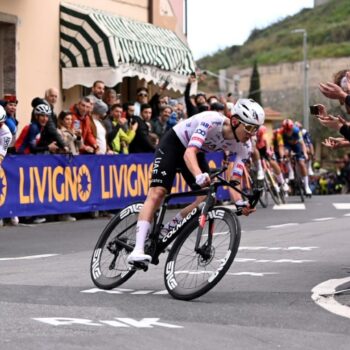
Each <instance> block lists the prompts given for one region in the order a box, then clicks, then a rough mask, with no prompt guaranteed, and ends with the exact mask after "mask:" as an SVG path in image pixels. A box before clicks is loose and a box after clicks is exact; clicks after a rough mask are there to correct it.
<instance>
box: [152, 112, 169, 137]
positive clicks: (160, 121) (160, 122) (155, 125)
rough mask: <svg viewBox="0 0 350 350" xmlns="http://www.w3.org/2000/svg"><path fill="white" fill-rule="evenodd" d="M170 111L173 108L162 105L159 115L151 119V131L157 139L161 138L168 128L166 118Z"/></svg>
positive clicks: (167, 118)
mask: <svg viewBox="0 0 350 350" xmlns="http://www.w3.org/2000/svg"><path fill="white" fill-rule="evenodd" d="M172 111H173V110H172V108H171V107H170V106H162V107H161V109H160V115H159V117H158V118H157V119H154V120H152V121H151V125H152V131H153V132H154V133H155V134H156V135H157V136H158V138H159V139H161V138H162V136H163V135H164V133H165V132H166V131H167V130H168V120H169V117H170V115H171V113H172Z"/></svg>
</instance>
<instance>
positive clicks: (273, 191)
mask: <svg viewBox="0 0 350 350" xmlns="http://www.w3.org/2000/svg"><path fill="white" fill-rule="evenodd" d="M265 183H266V187H267V188H268V190H269V192H270V195H271V198H272V200H273V201H274V202H275V204H277V205H280V204H281V201H280V197H279V194H278V192H277V191H276V188H275V185H274V181H273V180H272V178H271V173H270V172H268V171H266V172H265Z"/></svg>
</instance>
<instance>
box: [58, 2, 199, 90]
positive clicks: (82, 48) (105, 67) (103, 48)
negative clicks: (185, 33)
mask: <svg viewBox="0 0 350 350" xmlns="http://www.w3.org/2000/svg"><path fill="white" fill-rule="evenodd" d="M60 53H61V55H60V64H61V68H62V78H63V87H64V88H69V87H71V86H74V85H77V84H79V85H86V86H91V85H92V83H93V81H95V80H104V77H105V78H107V80H106V79H105V83H106V85H109V86H114V85H115V84H116V83H118V82H120V81H121V80H122V79H123V77H126V76H139V78H143V79H146V80H147V81H151V80H152V81H153V82H154V83H156V84H160V83H161V82H162V81H164V80H165V79H167V80H170V85H169V87H170V88H171V87H172V88H174V89H175V90H183V87H182V85H183V82H185V80H186V76H187V75H188V74H190V73H191V72H193V71H194V70H195V67H194V61H193V57H192V53H191V51H190V50H189V48H188V47H187V46H186V44H185V43H183V42H182V41H181V40H180V38H179V37H178V36H177V35H176V34H175V33H174V32H173V31H171V30H168V29H164V28H160V27H156V26H154V25H152V24H150V23H144V22H138V21H134V20H131V19H128V18H125V17H118V16H116V15H113V14H110V13H106V12H102V11H100V10H97V9H92V8H88V7H85V6H80V5H76V4H70V3H61V5H60ZM87 69H88V70H87ZM99 74H100V75H99ZM180 81H181V83H180ZM180 85H181V86H180Z"/></svg>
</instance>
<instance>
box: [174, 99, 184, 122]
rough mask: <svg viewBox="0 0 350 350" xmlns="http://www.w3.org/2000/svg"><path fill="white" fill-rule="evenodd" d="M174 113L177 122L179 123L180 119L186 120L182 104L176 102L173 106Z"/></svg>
mask: <svg viewBox="0 0 350 350" xmlns="http://www.w3.org/2000/svg"><path fill="white" fill-rule="evenodd" d="M175 111H176V114H177V120H178V121H180V120H182V119H186V114H185V108H184V105H183V103H181V102H177V104H176V105H175Z"/></svg>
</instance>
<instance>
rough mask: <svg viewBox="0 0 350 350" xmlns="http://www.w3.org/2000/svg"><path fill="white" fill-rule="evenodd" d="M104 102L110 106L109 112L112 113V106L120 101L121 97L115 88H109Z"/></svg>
mask: <svg viewBox="0 0 350 350" xmlns="http://www.w3.org/2000/svg"><path fill="white" fill-rule="evenodd" d="M103 102H104V103H105V104H106V105H107V106H108V113H110V111H111V107H112V106H113V105H115V104H117V103H120V98H119V97H118V95H117V92H116V91H115V90H113V89H107V90H106V91H105V94H104V97H103Z"/></svg>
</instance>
